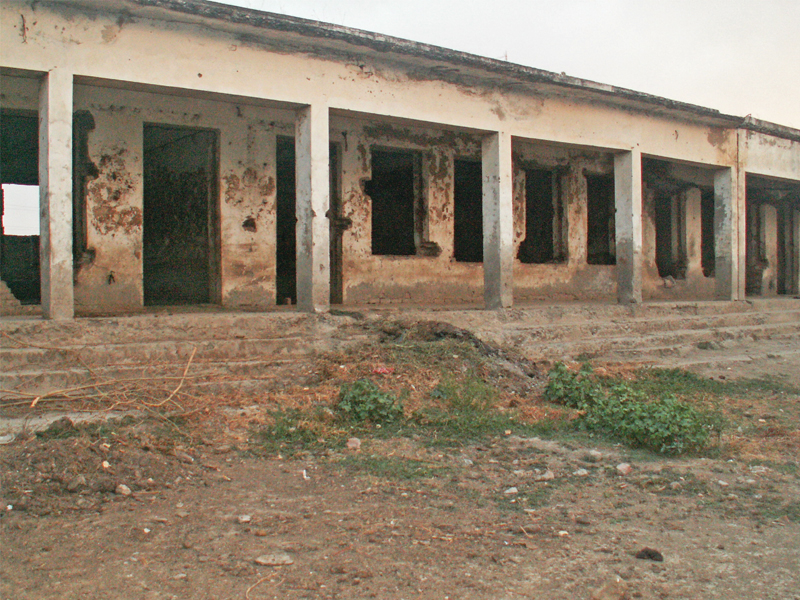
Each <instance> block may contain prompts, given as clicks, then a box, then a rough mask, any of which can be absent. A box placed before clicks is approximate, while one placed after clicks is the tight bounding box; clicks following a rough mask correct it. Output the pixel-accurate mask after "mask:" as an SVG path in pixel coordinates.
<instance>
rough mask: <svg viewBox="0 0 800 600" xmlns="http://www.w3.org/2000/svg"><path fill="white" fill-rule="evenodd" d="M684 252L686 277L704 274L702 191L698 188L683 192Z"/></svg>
mask: <svg viewBox="0 0 800 600" xmlns="http://www.w3.org/2000/svg"><path fill="white" fill-rule="evenodd" d="M681 195H682V196H683V198H682V200H683V202H682V206H681V210H682V211H683V217H682V221H683V241H682V244H681V245H682V246H683V254H684V256H685V258H686V278H687V279H688V278H689V277H692V276H694V277H702V276H703V226H702V213H703V209H702V202H703V201H702V193H701V192H700V190H699V189H698V188H691V189H688V190H686V191H685V192H684V193H683V194H681Z"/></svg>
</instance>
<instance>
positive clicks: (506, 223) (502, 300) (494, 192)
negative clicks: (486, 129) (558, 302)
mask: <svg viewBox="0 0 800 600" xmlns="http://www.w3.org/2000/svg"><path fill="white" fill-rule="evenodd" d="M481 154H482V158H483V299H484V302H485V304H486V308H487V309H490V310H494V309H500V308H509V307H511V305H512V303H513V292H514V276H513V270H514V208H513V204H514V201H513V200H514V181H513V172H512V162H511V134H510V133H507V132H504V131H501V132H498V133H492V134H490V135H487V136H486V137H485V138H483V143H482V148H481Z"/></svg>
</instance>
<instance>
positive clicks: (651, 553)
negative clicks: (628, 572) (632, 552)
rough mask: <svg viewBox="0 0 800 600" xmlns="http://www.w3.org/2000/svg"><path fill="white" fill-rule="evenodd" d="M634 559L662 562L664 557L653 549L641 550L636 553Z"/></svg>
mask: <svg viewBox="0 0 800 600" xmlns="http://www.w3.org/2000/svg"><path fill="white" fill-rule="evenodd" d="M636 558H639V559H641V560H654V561H656V562H664V555H663V554H661V552H659V551H658V550H656V549H655V548H642V549H641V550H639V551H638V552H637V553H636Z"/></svg>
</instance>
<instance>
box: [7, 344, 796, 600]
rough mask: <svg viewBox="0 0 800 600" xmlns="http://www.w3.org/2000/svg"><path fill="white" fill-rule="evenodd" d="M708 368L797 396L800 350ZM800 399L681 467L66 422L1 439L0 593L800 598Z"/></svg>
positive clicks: (785, 401) (776, 401)
mask: <svg viewBox="0 0 800 600" xmlns="http://www.w3.org/2000/svg"><path fill="white" fill-rule="evenodd" d="M341 358H342V357H337V359H338V360H341ZM362 358H363V357H362ZM793 360H794V362H792V361H793ZM706 374H708V375H711V376H713V377H715V378H719V377H726V378H731V377H735V376H739V375H747V376H749V377H752V376H764V377H773V378H775V377H779V376H780V379H781V381H784V382H785V383H786V384H789V383H794V384H800V360H798V359H791V358H771V359H768V358H764V359H762V360H760V361H754V362H752V363H748V364H747V365H746V368H743V369H741V370H739V369H737V370H736V372H734V373H732V372H731V371H727V369H726V368H723V369H721V370H718V371H714V370H713V369H710V370H708V371H706ZM781 374H783V376H781ZM512 383H513V382H512ZM498 385H509V386H511V387H513V389H514V390H519V389H520V388H519V385H521V384H519V382H517V383H515V384H514V385H511V384H509V383H508V382H506V383H503V382H502V381H501V382H500V383H498ZM537 385H539V384H535V385H533V386H532V388H531V389H535V388H536V386H537ZM515 386H516V387H515ZM312 391H313V390H312ZM532 402H533V406H534V407H535V406H539V404H538V402H539V401H538V400H536V401H532ZM797 405H798V397H797V396H796V395H793V394H791V393H787V394H783V395H780V394H775V395H773V396H771V397H765V398H762V399H759V400H752V399H751V400H746V401H741V402H740V403H738V404H737V407H736V408H737V411H738V412H735V413H732V414H735V415H738V416H737V417H736V419H737V420H736V421H735V422H734V423H732V429H731V430H730V431H729V433H728V434H727V436H726V438H725V439H724V444H723V451H722V452H721V453H718V455H717V456H713V455H711V456H709V457H705V458H678V459H666V458H659V457H655V456H654V455H652V454H649V453H645V452H641V451H632V450H628V449H626V448H624V447H622V446H619V445H615V444H612V443H608V442H602V441H597V440H593V439H591V438H588V437H586V435H585V434H580V435H577V434H576V435H571V434H565V433H560V434H558V435H557V436H556V438H555V439H551V440H548V439H545V436H544V435H543V434H542V435H541V437H536V436H531V435H517V433H516V432H515V431H514V430H513V428H512V429H511V430H509V432H508V434H507V435H500V436H496V437H492V438H490V439H487V440H485V441H481V442H479V443H465V444H463V445H461V446H459V447H449V448H448V447H444V448H443V447H438V446H436V445H431V444H429V443H427V442H426V440H424V439H419V437H418V436H416V435H415V434H413V432H412V433H410V434H409V435H402V434H401V435H395V436H393V437H384V436H380V435H374V436H364V437H363V439H361V440H360V441H361V446H360V448H358V449H355V448H350V449H349V448H346V447H334V448H327V449H324V450H321V451H318V452H300V453H299V454H295V455H294V456H293V457H292V458H287V457H285V456H282V455H281V454H279V453H277V452H268V451H263V450H259V448H258V447H257V446H256V445H255V444H254V442H253V439H252V436H251V432H252V429H248V428H247V427H244V428H242V427H235V426H234V423H233V421H232V420H230V419H228V420H227V421H226V420H225V419H224V418H222V417H223V416H224V414H228V415H229V414H230V408H227V409H226V410H228V412H227V413H225V412H224V411H223V409H222V408H219V407H214V406H213V405H212V404H209V406H208V407H206V408H208V409H209V410H208V411H207V412H206V413H205V414H206V415H207V417H206V418H204V419H188V420H186V421H184V422H181V424H180V427H181V428H182V429H183V430H184V431H186V430H191V431H192V433H193V437H192V439H193V443H191V444H188V443H184V440H183V438H180V437H176V436H175V432H171V431H169V428H168V426H167V425H165V423H163V422H159V421H158V420H144V421H141V420H139V421H134V422H132V423H130V424H127V425H125V424H120V425H116V426H115V425H109V426H107V427H106V428H99V429H98V428H96V429H94V430H91V431H89V430H86V431H84V430H80V431H79V432H77V433H76V434H75V435H72V434H71V433H70V432H69V429H70V427H69V425H65V427H66V430H67V433H70V435H58V431H56V432H54V435H50V436H46V437H29V438H27V439H23V438H18V439H15V440H14V441H13V442H11V443H9V444H5V445H2V446H0V473H1V474H2V489H0V495H2V500H3V506H4V507H5V510H3V512H2V517H0V534H1V535H2V544H0V598H2V599H4V600H6V599H7V600H11V599H28V598H30V599H34V598H35V599H47V598H53V599H56V598H58V599H71V598H75V599H78V598H80V599H93V598H98V599H99V598H104V599H105V598H132V599H133V598H145V599H167V598H175V599H178V598H180V599H183V598H191V599H205V598H208V599H212V598H213V599H219V598H250V599H253V600H255V599H262V598H281V599H283V598H286V599H292V598H297V599H300V598H353V599H356V598H381V599H388V600H400V599H411V598H425V599H428V598H440V599H445V598H451V599H455V598H460V599H488V598H491V599H512V598H514V599H516V598H536V599H546V600H550V599H553V600H555V599H562V598H563V599H569V600H573V599H580V598H586V599H589V598H600V599H603V600H609V599H621V598H644V599H650V598H653V599H661V598H703V599H708V598H720V599H723V598H724V599H726V600H730V599H734V598H760V599H775V600H778V599H780V600H787V599H789V600H797V599H800V544H798V541H800V474H799V473H798V463H797V449H798V446H797V444H798V439H797V436H796V435H795V434H796V432H797V425H798V423H800V418H799V417H800V410H798V409H797ZM246 408H247V407H244V406H242V407H240V408H238V409H236V410H237V411H238V414H239V415H240V416H241V418H250V417H249V416H247V415H250V414H251V413H248V412H247V411H248V410H251V409H246ZM262 408H263V407H262ZM252 414H255V413H252ZM251 426H252V424H251ZM165 427H166V428H167V429H166V430H165ZM738 428H740V429H738ZM51 433H53V432H51ZM72 433H75V432H72ZM176 440H177V441H176ZM354 445H355V444H354ZM623 463H627V464H629V465H630V466H631V469H630V472H627V473H625V471H626V469H624V468H623V469H619V468H618V467H619V465H621V464H623ZM120 484H122V485H124V486H127V487H125V488H123V487H120ZM9 506H10V508H9ZM645 548H650V549H653V550H656V551H657V552H658V554H660V555H661V556H662V557H663V561H658V560H652V558H654V557H656V558H657V555H656V554H655V553H651V557H650V559H647V558H645V559H640V558H636V556H635V555H636V554H637V553H638V552H640V551H642V550H643V549H645ZM259 562H261V563H267V564H259ZM284 563H290V564H284ZM618 578H619V579H621V580H622V581H621V582H618V581H617V579H618Z"/></svg>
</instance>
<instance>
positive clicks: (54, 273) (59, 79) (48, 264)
mask: <svg viewBox="0 0 800 600" xmlns="http://www.w3.org/2000/svg"><path fill="white" fill-rule="evenodd" d="M39 198H40V199H39V204H40V211H39V214H40V216H41V221H40V223H41V232H40V238H39V251H40V257H39V262H40V265H41V284H42V314H43V315H44V317H45V318H46V319H71V318H72V317H73V316H74V311H75V306H74V290H73V287H72V278H73V272H72V73H70V72H67V71H64V70H62V69H58V68H56V69H53V70H52V71H50V72H49V73H47V74H46V75H45V76H44V79H43V80H42V84H41V88H40V90H39Z"/></svg>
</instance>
